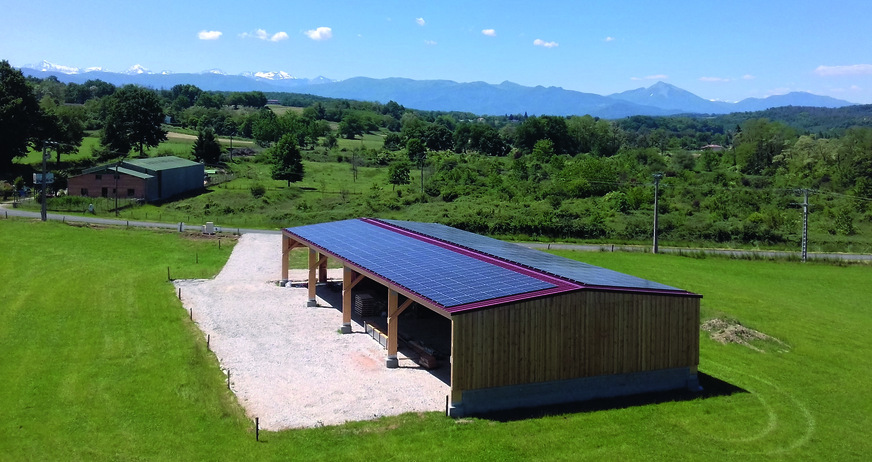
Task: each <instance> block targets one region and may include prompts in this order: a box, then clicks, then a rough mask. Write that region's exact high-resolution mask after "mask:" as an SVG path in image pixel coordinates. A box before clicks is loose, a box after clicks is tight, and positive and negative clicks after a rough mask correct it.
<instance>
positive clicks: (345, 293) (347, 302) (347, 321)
mask: <svg viewBox="0 0 872 462" xmlns="http://www.w3.org/2000/svg"><path fill="white" fill-rule="evenodd" d="M353 278H354V271H352V270H351V268H349V267H347V266H346V267H344V268H343V269H342V329H341V332H342V333H343V334H350V333H351V281H352V279H353Z"/></svg>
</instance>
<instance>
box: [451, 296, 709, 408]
mask: <svg viewBox="0 0 872 462" xmlns="http://www.w3.org/2000/svg"><path fill="white" fill-rule="evenodd" d="M452 322H453V332H452V347H451V355H452V358H451V360H452V366H451V367H452V371H451V386H452V394H455V395H456V394H457V393H459V392H461V391H462V390H473V389H477V388H490V387H498V386H506V385H516V384H524V383H535V382H547V381H553V380H564V379H573V378H579V377H590V376H597V375H611V374H621V373H628V372H637V371H648V370H656V369H668V368H676V367H691V368H695V367H696V366H697V364H698V363H699V298H696V297H686V296H685V297H682V296H669V295H656V294H654V295H652V294H633V293H622V292H604V291H578V292H573V293H569V294H561V295H556V296H553V297H546V298H542V299H536V300H527V301H522V302H518V303H515V304H512V305H506V306H500V307H496V308H492V309H487V310H479V311H472V312H469V313H461V314H455V315H454V316H452Z"/></svg>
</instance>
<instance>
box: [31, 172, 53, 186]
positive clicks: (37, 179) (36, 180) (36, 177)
mask: <svg viewBox="0 0 872 462" xmlns="http://www.w3.org/2000/svg"><path fill="white" fill-rule="evenodd" d="M52 183H54V173H51V172H49V173H46V174H45V184H52ZM33 184H34V185H38V184H42V173H34V174H33Z"/></svg>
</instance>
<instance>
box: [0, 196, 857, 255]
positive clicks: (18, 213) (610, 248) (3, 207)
mask: <svg viewBox="0 0 872 462" xmlns="http://www.w3.org/2000/svg"><path fill="white" fill-rule="evenodd" d="M0 217H24V218H36V219H39V217H40V214H39V213H38V212H29V211H25V210H18V209H13V208H9V204H8V203H3V204H0ZM47 217H48V219H49V220H57V221H70V222H77V223H93V224H99V225H114V226H136V227H139V228H163V229H175V230H179V227H181V228H182V230H184V231H200V230H201V229H202V226H203V224H205V223H202V224H197V225H192V224H184V223H159V222H154V221H132V220H119V219H111V218H97V217H88V216H84V217H83V216H79V215H58V214H55V213H49V214H48V216H47ZM218 229H219V231H220V232H222V233H240V234H246V233H257V234H279V233H280V232H281V231H279V230H268V229H250V228H236V227H229V226H220V225H219V226H218ZM521 245H523V246H525V247H529V248H531V249H541V250H580V251H585V252H614V251H617V252H650V251H651V248H650V247H644V246H631V245H610V244H543V243H539V242H526V243H521ZM659 250H660V253H674V254H677V253H682V252H685V253H692V252H704V253H707V254H712V255H731V256H736V257H750V256H761V257H768V258H799V257H800V253H799V252H785V251H777V250H732V249H690V248H683V247H660V248H659ZM808 259H809V260H844V261H872V255H869V254H850V253H816V252H809V253H808Z"/></svg>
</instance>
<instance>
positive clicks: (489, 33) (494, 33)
mask: <svg viewBox="0 0 872 462" xmlns="http://www.w3.org/2000/svg"><path fill="white" fill-rule="evenodd" d="M481 33H482V34H483V35H487V36H488V37H496V36H497V31H495V30H493V29H482V30H481Z"/></svg>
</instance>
